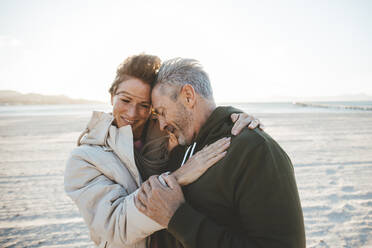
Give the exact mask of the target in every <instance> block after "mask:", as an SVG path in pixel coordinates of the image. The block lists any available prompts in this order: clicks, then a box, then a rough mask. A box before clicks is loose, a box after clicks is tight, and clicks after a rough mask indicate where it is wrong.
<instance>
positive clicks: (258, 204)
mask: <svg viewBox="0 0 372 248" xmlns="http://www.w3.org/2000/svg"><path fill="white" fill-rule="evenodd" d="M237 112H241V111H238V110H236V109H234V108H231V107H218V108H216V109H215V110H214V111H213V113H212V114H211V116H210V117H209V118H208V120H207V121H206V123H205V124H204V125H203V127H202V128H201V130H200V132H199V134H198V137H197V138H196V142H197V146H196V151H198V150H200V149H202V148H203V147H204V146H205V145H207V144H211V143H212V142H214V141H216V140H218V139H220V138H222V137H226V136H231V135H230V133H231V128H232V125H233V123H232V122H231V119H230V115H231V114H232V113H237ZM184 194H185V199H186V203H184V204H182V205H181V206H180V207H179V208H178V209H177V211H176V213H175V214H174V216H173V217H172V219H171V220H170V223H169V226H168V231H169V232H170V233H171V234H172V235H173V236H174V237H176V239H178V240H179V241H180V242H181V243H182V244H183V246H184V247H185V248H188V247H198V248H209V247H213V248H214V247H233V248H239V247H245V248H248V247H264V248H268V247H283V248H302V247H305V230H304V222H303V215H302V209H301V203H300V199H299V195H298V191H297V185H296V181H295V176H294V171H293V166H292V163H291V161H290V159H289V157H288V156H287V154H286V153H285V152H284V151H283V149H282V148H281V147H280V146H279V145H278V144H277V143H276V142H275V141H274V140H273V139H272V138H271V137H270V136H269V135H268V134H266V133H265V132H263V131H261V130H259V129H257V128H256V129H255V130H249V129H247V128H246V129H244V131H242V132H241V134H239V135H238V136H236V137H232V141H231V145H230V147H229V149H228V152H227V154H226V156H225V158H223V159H222V160H221V161H219V162H218V163H217V164H216V165H214V166H213V167H212V168H210V169H209V170H208V171H207V172H206V173H205V174H204V175H202V176H201V177H200V178H199V180H197V181H196V182H194V183H192V184H190V185H188V186H186V187H185V188H184Z"/></svg>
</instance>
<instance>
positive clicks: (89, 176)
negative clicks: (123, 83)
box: [65, 112, 162, 248]
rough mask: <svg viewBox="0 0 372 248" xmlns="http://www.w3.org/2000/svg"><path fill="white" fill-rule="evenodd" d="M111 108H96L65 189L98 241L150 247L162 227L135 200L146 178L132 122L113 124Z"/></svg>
mask: <svg viewBox="0 0 372 248" xmlns="http://www.w3.org/2000/svg"><path fill="white" fill-rule="evenodd" d="M112 122H113V117H112V115H111V114H107V113H103V112H93V115H92V118H91V120H90V121H89V123H88V125H87V129H86V131H85V132H83V133H82V135H81V136H80V138H79V141H78V147H77V148H75V149H74V150H73V151H72V153H71V156H70V158H69V159H68V161H67V166H66V171H65V191H66V193H67V195H68V196H69V197H71V199H72V200H73V201H74V202H75V203H76V205H77V206H78V208H79V211H80V213H81V214H82V216H83V218H84V221H85V223H86V224H87V225H88V228H89V231H90V237H91V239H92V240H93V241H94V243H95V244H96V245H97V246H98V247H106V248H108V247H109V248H116V247H120V248H125V247H136V248H145V247H148V244H149V238H147V237H148V236H149V235H151V234H152V233H153V232H155V231H157V230H160V229H162V227H161V226H160V225H159V224H158V223H156V222H154V221H153V220H151V219H150V218H148V217H147V216H146V215H144V214H142V213H141V212H139V211H138V210H137V208H136V207H135V205H134V198H133V197H134V195H135V194H136V189H137V188H138V187H139V185H140V184H141V183H142V182H141V178H140V175H139V172H138V169H137V167H136V165H135V162H134V154H133V136H132V130H131V127H130V126H124V127H121V128H117V127H116V126H114V125H112Z"/></svg>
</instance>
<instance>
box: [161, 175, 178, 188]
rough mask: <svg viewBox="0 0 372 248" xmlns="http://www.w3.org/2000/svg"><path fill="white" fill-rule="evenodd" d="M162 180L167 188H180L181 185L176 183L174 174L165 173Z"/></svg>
mask: <svg viewBox="0 0 372 248" xmlns="http://www.w3.org/2000/svg"><path fill="white" fill-rule="evenodd" d="M164 180H165V182H166V183H167V184H168V186H169V188H171V189H180V190H181V186H180V185H179V184H178V183H177V180H176V178H175V177H174V176H172V175H167V176H165V177H164Z"/></svg>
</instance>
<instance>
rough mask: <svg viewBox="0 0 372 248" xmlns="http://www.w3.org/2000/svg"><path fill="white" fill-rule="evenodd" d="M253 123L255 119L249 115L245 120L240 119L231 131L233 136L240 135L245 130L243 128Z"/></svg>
mask: <svg viewBox="0 0 372 248" xmlns="http://www.w3.org/2000/svg"><path fill="white" fill-rule="evenodd" d="M242 115H243V114H242ZM252 121H253V118H252V117H251V116H248V115H247V116H246V117H245V118H243V117H239V119H238V121H237V122H235V124H234V126H233V128H232V129H231V133H232V134H233V135H238V134H239V133H240V132H241V131H242V130H243V128H244V127H246V126H248V124H249V123H251V122H252Z"/></svg>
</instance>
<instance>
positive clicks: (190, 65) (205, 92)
mask: <svg viewBox="0 0 372 248" xmlns="http://www.w3.org/2000/svg"><path fill="white" fill-rule="evenodd" d="M185 84H190V85H191V86H192V87H193V88H194V90H195V91H196V93H198V94H199V95H201V96H203V97H204V98H207V99H213V91H212V87H211V83H210V81H209V77H208V74H207V73H206V72H205V71H204V70H203V68H202V66H201V64H200V63H199V61H197V60H195V59H183V58H174V59H170V60H167V61H164V62H163V64H162V65H161V67H160V69H159V72H158V75H157V79H156V82H155V86H158V85H161V90H162V91H163V92H165V91H166V88H168V89H170V88H173V89H174V88H176V89H179V88H180V87H182V86H183V85H185ZM164 86H165V87H164ZM169 86H179V87H169ZM172 91H173V94H172V96H171V98H173V100H175V99H177V97H178V94H179V91H177V92H175V91H174V90H172Z"/></svg>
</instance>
